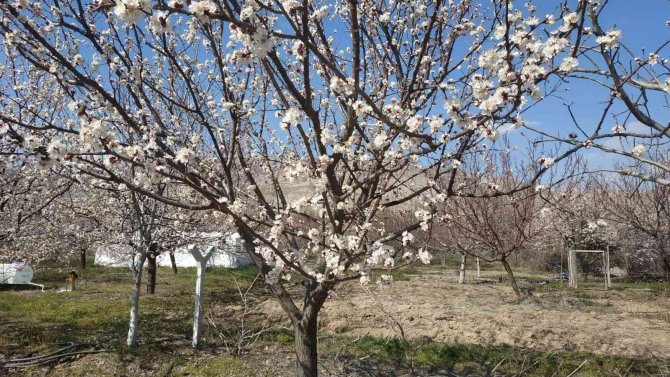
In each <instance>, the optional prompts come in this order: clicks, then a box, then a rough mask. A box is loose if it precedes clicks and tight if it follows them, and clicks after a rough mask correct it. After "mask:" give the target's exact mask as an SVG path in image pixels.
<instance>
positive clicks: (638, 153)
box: [631, 144, 647, 157]
mask: <svg viewBox="0 0 670 377" xmlns="http://www.w3.org/2000/svg"><path fill="white" fill-rule="evenodd" d="M646 152H647V147H645V146H644V145H642V144H638V145H636V146H635V147H633V149H632V150H631V153H632V154H633V156H635V157H642V156H643V155H644V154H645V153H646Z"/></svg>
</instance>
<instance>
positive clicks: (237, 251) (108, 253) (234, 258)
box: [95, 232, 251, 268]
mask: <svg viewBox="0 0 670 377" xmlns="http://www.w3.org/2000/svg"><path fill="white" fill-rule="evenodd" d="M193 238H194V239H196V238H197V239H199V240H200V241H201V242H198V243H194V244H187V245H183V246H181V247H178V248H176V249H174V250H172V253H173V254H174V258H175V263H176V264H177V267H197V266H198V262H197V261H196V260H195V258H193V255H191V253H190V252H189V251H188V248H189V247H191V246H199V247H201V248H204V247H208V246H214V248H215V251H214V254H213V255H212V257H211V258H210V259H209V261H208V263H207V266H208V267H224V268H237V267H242V266H246V265H249V264H251V259H250V258H249V256H248V255H247V253H246V251H245V250H244V249H243V248H242V246H241V243H240V236H239V235H238V234H237V233H233V234H230V235H225V234H223V233H219V232H215V233H200V234H197V235H195V236H194V237H193ZM133 256H134V255H133V249H132V248H131V247H130V246H126V245H104V246H100V247H98V249H97V251H96V253H95V264H96V265H99V266H105V267H128V268H131V267H132V266H133ZM156 264H157V265H158V266H159V267H170V266H171V265H172V264H171V263H170V252H169V251H165V252H163V253H161V254H160V255H159V256H158V258H156Z"/></svg>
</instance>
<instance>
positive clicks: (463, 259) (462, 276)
mask: <svg viewBox="0 0 670 377" xmlns="http://www.w3.org/2000/svg"><path fill="white" fill-rule="evenodd" d="M467 258H468V256H467V255H466V254H462V255H461V269H460V270H459V272H458V284H463V283H465V262H466V261H467Z"/></svg>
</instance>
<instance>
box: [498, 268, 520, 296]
mask: <svg viewBox="0 0 670 377" xmlns="http://www.w3.org/2000/svg"><path fill="white" fill-rule="evenodd" d="M500 263H502V265H503V267H505V271H506V272H507V276H508V277H509V281H510V284H511V285H512V289H513V290H514V294H515V295H516V297H517V298H519V299H520V298H521V291H520V290H519V286H518V285H517V284H516V278H514V272H512V267H510V265H509V262H507V259H505V258H502V259H501V260H500Z"/></svg>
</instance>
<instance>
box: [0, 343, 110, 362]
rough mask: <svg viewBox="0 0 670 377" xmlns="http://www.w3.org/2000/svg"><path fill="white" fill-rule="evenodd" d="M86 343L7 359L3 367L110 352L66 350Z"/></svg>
mask: <svg viewBox="0 0 670 377" xmlns="http://www.w3.org/2000/svg"><path fill="white" fill-rule="evenodd" d="M84 345H86V344H72V345H70V346H67V347H64V348H61V349H59V350H57V351H55V352H52V353H50V354H47V355H42V356H34V357H27V358H19V359H11V360H9V361H7V362H6V363H5V365H4V367H5V368H28V367H32V366H36V365H42V364H47V363H50V362H53V361H56V360H58V361H59V360H61V359H66V358H72V357H75V356H79V355H86V354H94V353H102V352H111V351H109V350H84V351H76V352H67V351H70V350H72V349H74V348H76V347H81V346H84Z"/></svg>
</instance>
